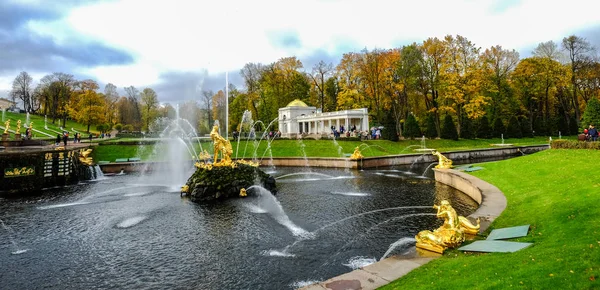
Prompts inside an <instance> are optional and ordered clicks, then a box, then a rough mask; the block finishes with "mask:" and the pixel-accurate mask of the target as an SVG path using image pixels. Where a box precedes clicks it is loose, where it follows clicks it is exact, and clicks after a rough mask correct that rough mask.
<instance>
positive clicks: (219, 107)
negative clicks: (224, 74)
mask: <svg viewBox="0 0 600 290" xmlns="http://www.w3.org/2000/svg"><path fill="white" fill-rule="evenodd" d="M212 118H213V120H218V121H219V131H222V132H224V131H225V93H224V92H223V91H222V90H219V91H218V92H217V93H216V94H214V95H213V97H212ZM210 128H212V126H211V127H210ZM223 135H224V133H223Z"/></svg>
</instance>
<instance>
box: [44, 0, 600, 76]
mask: <svg viewBox="0 0 600 290" xmlns="http://www.w3.org/2000/svg"><path fill="white" fill-rule="evenodd" d="M498 1H500V0H488V1H473V0H461V1H447V0H434V1H392V0H390V1H383V0H379V1H378V0H372V1H365V0H347V1H335V0H328V1H322V0H321V1H320V0H305V1H293V2H292V1H274V0H273V1H271V0H257V1H247V0H231V1H225V0H224V1H183V0H171V1H147V0H122V1H118V2H106V3H99V4H95V5H92V6H86V7H79V8H75V9H74V10H72V11H71V12H70V14H69V16H68V17H67V18H66V19H63V20H61V21H59V22H57V23H51V24H48V25H44V23H40V22H35V23H33V24H32V28H35V30H37V31H41V33H45V34H46V35H48V34H49V35H53V37H54V38H55V39H57V40H59V41H68V40H69V33H72V32H73V31H75V32H78V33H81V34H83V35H86V36H88V37H90V38H91V39H95V40H99V41H101V42H104V43H106V44H107V45H110V46H114V47H116V48H122V49H125V50H126V51H129V52H130V53H132V54H133V55H134V56H135V57H136V63H135V64H132V65H128V66H104V67H96V68H87V69H85V70H84V71H85V72H86V73H91V74H93V75H95V76H97V77H98V78H99V81H100V82H112V83H115V84H120V86H121V85H123V86H124V85H128V84H136V85H151V84H152V83H155V82H156V81H157V80H158V77H159V74H160V73H161V72H166V71H201V70H203V69H207V70H208V71H209V73H211V74H217V73H222V72H224V71H232V70H239V69H240V68H241V67H242V66H243V65H244V64H245V63H248V62H261V63H270V62H273V61H275V60H277V59H278V58H281V57H285V56H291V55H296V56H298V57H299V58H301V59H302V57H306V56H309V55H311V54H312V53H314V52H315V51H316V50H322V51H326V52H328V53H330V54H340V53H342V52H345V51H338V50H339V48H340V40H344V41H346V42H347V43H355V44H356V47H353V48H352V49H355V50H359V49H362V48H364V47H367V48H369V49H372V48H375V47H379V48H389V47H392V46H393V45H394V44H397V43H402V42H406V43H409V42H412V41H415V40H416V41H422V40H425V39H426V38H428V37H443V36H444V35H447V34H452V35H456V34H460V35H463V36H465V37H467V38H468V39H469V40H471V41H473V42H474V43H475V44H476V45H477V46H480V47H482V48H484V49H485V48H487V47H490V46H492V45H497V44H499V45H502V46H503V47H504V48H509V49H517V50H521V49H529V48H530V47H532V46H535V45H536V44H537V43H539V42H542V41H548V40H560V39H561V38H562V37H564V36H567V35H568V34H569V33H572V32H574V31H577V30H579V29H582V28H585V27H590V26H593V25H598V24H600V17H597V12H596V11H595V10H594V9H587V8H586V7H594V2H592V1H586V0H573V1H570V2H568V3H565V2H562V1H561V2H559V1H542V0H522V1H513V2H516V3H515V5H513V6H510V7H508V8H506V7H505V8H504V9H501V10H499V11H494V9H495V8H494V7H498V5H499V4H502V5H504V4H505V3H502V2H498ZM60 26H66V27H67V28H64V27H63V28H58V27H60ZM273 31H294V32H297V33H298V38H299V40H300V42H301V46H300V47H279V46H276V45H274V44H273V43H272V41H271V40H270V39H269V38H268V35H270V33H269V32H273ZM346 45H347V44H346ZM344 49H347V48H346V47H344Z"/></svg>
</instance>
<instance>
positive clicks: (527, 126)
mask: <svg viewBox="0 0 600 290" xmlns="http://www.w3.org/2000/svg"><path fill="white" fill-rule="evenodd" d="M519 124H521V133H522V134H523V137H526V138H531V137H533V131H532V130H531V121H529V119H527V118H525V117H522V118H521V120H519Z"/></svg>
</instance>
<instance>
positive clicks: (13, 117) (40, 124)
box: [0, 112, 98, 139]
mask: <svg viewBox="0 0 600 290" xmlns="http://www.w3.org/2000/svg"><path fill="white" fill-rule="evenodd" d="M8 119H10V129H11V130H15V129H16V128H17V120H21V134H22V135H25V130H26V128H25V120H26V119H27V114H20V113H11V112H4V121H2V124H0V126H2V127H4V122H5V121H6V120H8ZM29 122H33V128H34V129H35V130H39V131H42V132H44V133H46V134H48V135H50V136H48V135H46V134H43V133H40V132H35V130H34V132H33V137H34V139H40V138H41V139H48V138H53V137H56V134H58V133H59V132H62V130H61V129H60V128H59V126H58V123H59V121H58V120H56V124H52V119H51V118H50V117H48V120H47V122H46V126H47V127H48V129H47V130H46V129H45V128H44V116H39V115H33V114H30V115H29ZM61 122H62V121H61ZM61 124H62V123H61ZM27 125H28V126H29V124H27ZM63 129H65V130H67V131H69V132H70V133H71V134H70V137H71V136H73V135H74V133H75V132H74V130H73V129H75V131H77V132H80V133H82V139H85V137H87V134H86V133H85V132H87V125H84V124H80V123H77V122H75V121H72V120H67V125H66V126H63ZM90 131H92V132H93V133H98V132H97V131H96V128H95V126H92V127H90ZM12 136H13V134H12V133H11V138H12ZM51 136H52V137H51ZM71 138H72V137H71Z"/></svg>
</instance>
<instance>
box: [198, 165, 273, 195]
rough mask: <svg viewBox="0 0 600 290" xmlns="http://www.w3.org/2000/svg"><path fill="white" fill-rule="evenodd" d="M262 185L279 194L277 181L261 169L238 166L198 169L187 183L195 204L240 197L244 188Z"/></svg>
mask: <svg viewBox="0 0 600 290" xmlns="http://www.w3.org/2000/svg"><path fill="white" fill-rule="evenodd" d="M257 183H258V184H260V185H261V186H262V187H264V188H266V189H267V190H269V191H271V193H273V194H276V193H277V187H276V185H275V179H274V178H273V177H272V176H271V175H268V174H266V173H264V172H263V171H262V170H260V168H258V167H254V166H250V165H246V164H238V166H237V167H236V168H231V167H213V168H212V169H211V170H207V169H202V168H198V169H196V172H194V174H192V176H191V177H190V178H189V179H188V181H187V182H186V185H187V186H188V195H189V197H190V199H191V200H192V201H194V202H211V201H216V200H225V199H228V198H232V197H239V194H240V190H241V189H242V188H245V189H247V188H248V187H250V186H252V185H255V184H257Z"/></svg>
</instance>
